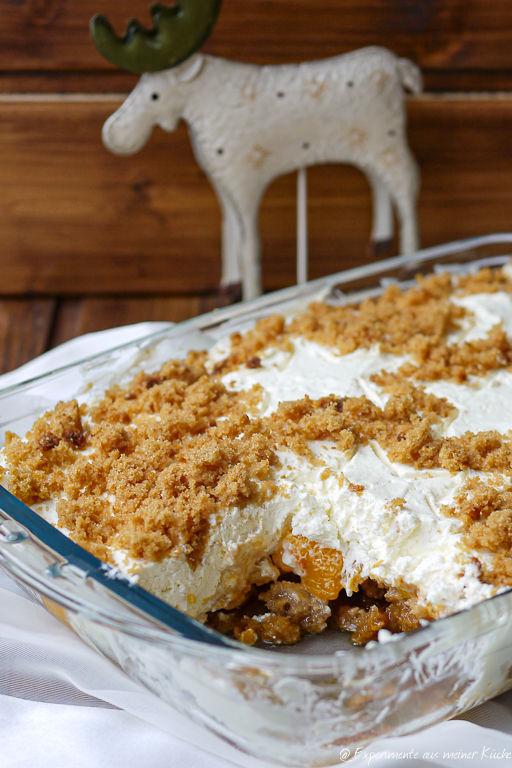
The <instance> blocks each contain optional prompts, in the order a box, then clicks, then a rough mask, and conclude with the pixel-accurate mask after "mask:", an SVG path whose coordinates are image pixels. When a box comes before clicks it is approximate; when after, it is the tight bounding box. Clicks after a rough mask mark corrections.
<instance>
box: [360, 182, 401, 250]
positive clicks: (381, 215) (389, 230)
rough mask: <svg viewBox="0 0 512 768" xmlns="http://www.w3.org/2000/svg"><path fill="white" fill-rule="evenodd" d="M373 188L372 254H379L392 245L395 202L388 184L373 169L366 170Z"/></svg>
mask: <svg viewBox="0 0 512 768" xmlns="http://www.w3.org/2000/svg"><path fill="white" fill-rule="evenodd" d="M366 174H367V176H368V180H369V182H370V185H371V189H372V203H373V215H372V236H371V240H370V254H371V255H372V256H379V255H380V254H381V253H385V252H386V251H388V250H389V249H390V247H391V243H392V240H393V231H394V224H395V222H394V219H393V204H392V201H391V195H390V194H389V191H388V189H387V187H386V185H385V184H384V183H383V182H382V181H381V179H380V178H379V177H378V176H377V175H376V174H375V173H373V172H372V171H366Z"/></svg>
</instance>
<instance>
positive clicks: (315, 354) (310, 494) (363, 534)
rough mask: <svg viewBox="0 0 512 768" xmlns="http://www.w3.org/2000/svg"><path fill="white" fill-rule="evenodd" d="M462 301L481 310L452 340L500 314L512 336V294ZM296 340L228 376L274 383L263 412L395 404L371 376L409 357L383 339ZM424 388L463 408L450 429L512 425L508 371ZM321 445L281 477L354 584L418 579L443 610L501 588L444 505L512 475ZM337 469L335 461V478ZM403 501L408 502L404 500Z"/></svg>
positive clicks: (268, 386) (290, 459)
mask: <svg viewBox="0 0 512 768" xmlns="http://www.w3.org/2000/svg"><path fill="white" fill-rule="evenodd" d="M454 301H455V302H456V303H457V304H459V305H460V306H463V307H464V308H465V309H467V310H468V312H469V313H470V314H469V315H467V316H466V317H465V318H464V320H463V323H462V324H461V325H462V328H461V330H460V331H457V332H456V333H453V334H451V336H450V339H449V341H450V342H451V343H462V342H465V341H470V340H476V339H481V338H484V337H485V336H486V335H487V334H488V333H489V331H490V330H491V329H492V328H493V327H495V326H496V325H499V324H500V323H502V327H503V328H504V330H506V331H507V332H508V333H510V334H511V335H512V300H511V296H510V295H509V294H507V293H504V292H498V293H493V294H489V293H482V294H476V295H470V296H467V297H463V298H457V299H454ZM292 344H293V351H283V350H281V349H267V350H264V351H263V352H262V353H261V354H259V359H260V366H259V367H257V368H247V367H245V366H242V367H240V368H238V369H237V370H235V371H231V372H229V373H228V374H226V375H225V376H224V377H223V383H224V385H225V386H226V387H227V388H228V389H231V390H235V391H248V390H250V389H251V388H252V387H253V386H255V385H259V386H260V387H261V388H262V390H263V393H262V397H261V400H260V403H259V405H258V406H257V410H258V415H259V416H262V417H264V416H269V415H270V414H271V413H273V412H274V411H275V410H276V409H277V407H278V405H279V403H281V402H284V401H291V400H297V399H300V398H303V397H304V396H305V395H308V396H309V397H311V398H312V399H317V398H321V397H328V396H329V395H334V396H336V397H358V396H361V395H365V396H366V397H367V398H368V399H370V400H371V401H372V402H373V403H374V404H375V405H377V406H379V407H383V406H384V405H385V403H386V401H387V399H388V397H389V396H388V395H387V394H386V393H385V392H383V391H382V390H381V389H380V387H379V386H378V385H377V384H375V383H374V382H372V381H371V376H372V375H373V374H375V373H377V372H380V371H389V372H396V371H398V370H399V369H400V367H401V366H402V365H403V364H404V363H405V362H407V361H408V360H409V358H408V357H406V356H402V355H391V354H383V353H381V352H380V351H379V348H378V347H377V346H375V347H372V348H371V349H358V350H356V351H355V352H353V353H350V354H346V355H341V354H339V352H337V351H336V350H333V349H330V348H327V347H325V346H322V345H320V344H318V343H316V342H314V341H309V340H306V339H304V338H296V339H293V340H292ZM223 348H224V349H225V348H226V344H225V342H223ZM213 356H214V358H215V350H213ZM416 383H417V384H418V385H420V386H421V385H422V383H421V382H416ZM423 386H424V388H425V391H426V392H429V393H432V394H434V395H435V396H437V397H439V398H446V400H447V401H448V402H449V403H451V404H452V405H453V406H454V409H455V410H454V412H453V413H452V415H451V416H450V417H449V418H446V419H444V420H443V422H442V424H441V425H438V426H436V428H435V432H436V435H437V436H439V437H443V436H444V437H457V436H461V435H463V434H464V433H465V432H468V431H470V432H473V433H477V432H483V431H489V430H497V431H499V432H500V433H501V434H505V433H507V432H508V431H509V430H512V407H511V406H512V374H511V373H510V372H508V371H506V370H498V371H493V372H491V373H489V374H488V375H486V376H484V377H481V378H480V377H476V376H473V377H470V380H469V382H468V383H467V384H455V383H453V382H450V381H437V382H429V383H424V384H423ZM310 448H311V450H312V452H313V453H314V455H315V459H316V461H315V463H314V464H313V463H311V462H309V461H307V460H306V459H304V458H303V457H299V456H297V455H295V454H294V453H292V452H291V451H287V452H279V457H280V459H281V463H282V468H281V470H280V472H279V478H280V480H281V483H284V484H285V485H286V489H287V494H289V495H290V497H291V498H295V500H296V503H295V504H294V507H295V509H294V512H293V514H292V523H291V524H292V533H293V534H296V535H302V536H305V537H307V538H309V539H311V540H313V541H317V542H319V543H321V544H324V545H325V546H328V547H332V548H334V549H338V550H339V551H341V553H342V555H343V561H344V572H343V586H344V588H345V589H346V590H347V593H348V594H350V593H351V589H352V585H353V584H357V583H359V582H360V581H361V580H362V579H365V578H368V577H371V578H373V579H375V580H376V581H377V582H379V583H382V584H386V585H388V586H400V585H403V584H408V585H412V586H414V587H415V588H416V589H417V590H418V595H419V602H420V603H423V604H424V605H425V606H428V607H429V608H430V609H431V610H433V613H434V615H446V614H449V613H452V612H455V611H458V610H461V609H462V608H466V607H469V606H470V605H473V604H474V603H476V602H479V601H481V600H484V599H486V598H488V597H490V596H492V595H493V594H495V593H496V591H497V590H496V587H494V586H492V585H490V584H485V583H483V582H482V581H480V579H479V573H480V568H479V563H478V561H480V562H481V563H484V562H486V561H490V559H491V558H490V555H488V554H487V553H485V552H474V551H468V550H467V548H466V547H465V546H464V544H463V541H462V539H463V530H462V524H461V523H460V521H459V520H457V519H456V518H453V517H448V516H447V515H446V514H444V512H443V511H442V508H443V507H444V506H450V504H452V505H453V503H454V497H455V495H456V494H457V492H458V491H460V489H461V488H462V486H463V485H464V483H465V482H466V481H467V480H468V479H469V478H471V477H478V478H480V479H481V480H483V481H484V482H489V483H490V484H493V485H494V486H495V487H496V486H498V487H499V486H500V485H501V484H505V478H502V477H500V476H498V475H496V474H495V473H494V474H490V473H488V474H486V473H484V472H475V471H472V470H465V471H463V472H458V473H451V472H449V471H448V470H445V469H438V470H429V471H425V470H416V469H414V468H413V467H411V466H408V465H405V464H398V463H396V462H391V461H390V460H389V459H388V457H387V455H386V453H385V452H384V451H383V450H382V449H381V448H380V447H379V446H378V444H376V443H372V444H370V445H366V446H362V447H360V448H359V449H358V450H357V451H356V452H355V454H354V455H353V456H350V455H347V454H344V453H343V452H341V451H339V450H338V449H337V448H336V447H335V446H334V445H333V444H332V443H329V442H325V443H321V442H312V443H310ZM325 468H329V469H330V470H331V474H328V476H326V473H325ZM351 486H352V487H354V486H356V487H357V488H358V491H357V492H354V491H353V490H351ZM396 499H403V500H404V503H403V505H402V506H400V507H395V508H393V507H392V506H391V505H392V502H393V501H394V500H396ZM289 564H291V565H292V564H293V563H292V562H291V561H290V563H289Z"/></svg>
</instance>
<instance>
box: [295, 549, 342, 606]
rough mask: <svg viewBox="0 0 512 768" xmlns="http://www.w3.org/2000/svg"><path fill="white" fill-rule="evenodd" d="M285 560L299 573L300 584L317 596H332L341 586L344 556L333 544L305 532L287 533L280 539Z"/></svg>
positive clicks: (335, 595)
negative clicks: (303, 533) (301, 534)
mask: <svg viewBox="0 0 512 768" xmlns="http://www.w3.org/2000/svg"><path fill="white" fill-rule="evenodd" d="M283 550H284V553H286V555H288V556H289V557H287V558H286V559H287V560H290V559H291V560H292V562H293V570H294V571H295V573H297V574H298V575H299V576H300V577H301V579H300V580H301V584H303V586H305V587H306V589H309V591H310V592H311V594H313V595H315V597H318V598H319V599H320V600H334V599H335V598H337V597H338V595H339V593H340V590H341V572H342V571H343V556H342V554H341V552H339V551H338V550H337V549H333V548H332V547H326V546H324V545H323V544H319V543H318V542H317V541H311V540H310V539H307V538H306V537H305V536H294V535H292V534H290V535H288V536H287V537H286V538H285V539H284V541H283Z"/></svg>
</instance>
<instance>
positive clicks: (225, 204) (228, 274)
mask: <svg viewBox="0 0 512 768" xmlns="http://www.w3.org/2000/svg"><path fill="white" fill-rule="evenodd" d="M217 195H218V197H219V200H220V204H221V208H222V274H221V281H220V286H219V304H220V305H221V306H227V305H229V304H234V303H235V302H237V301H240V299H241V298H242V283H241V274H240V258H239V257H240V248H241V242H242V222H241V219H240V216H239V214H238V211H237V209H236V208H235V206H234V205H233V203H232V202H231V199H230V198H229V196H228V195H226V194H225V193H224V192H221V191H220V190H219V189H218V188H217Z"/></svg>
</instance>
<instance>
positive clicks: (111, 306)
mask: <svg viewBox="0 0 512 768" xmlns="http://www.w3.org/2000/svg"><path fill="white" fill-rule="evenodd" d="M214 304H215V297H214V296H209V295H206V296H151V297H147V296H107V297H103V296H84V297H80V298H76V299H72V298H67V299H64V300H62V301H61V302H60V303H59V306H58V310H57V313H56V319H55V323H54V327H53V333H52V336H51V338H50V339H49V346H50V347H55V346H57V344H62V342H64V341H68V339H72V338H74V337H75V336H80V335H81V334H83V333H93V332H94V331H103V330H105V329H106V328H115V327H117V326H119V325H131V324H132V323H142V322H147V321H152V322H155V321H157V322H159V321H169V322H173V323H179V322H181V321H182V320H188V319H189V318H190V317H196V316H197V315H200V314H203V313H204V312H208V311H210V310H211V309H213V307H214Z"/></svg>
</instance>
